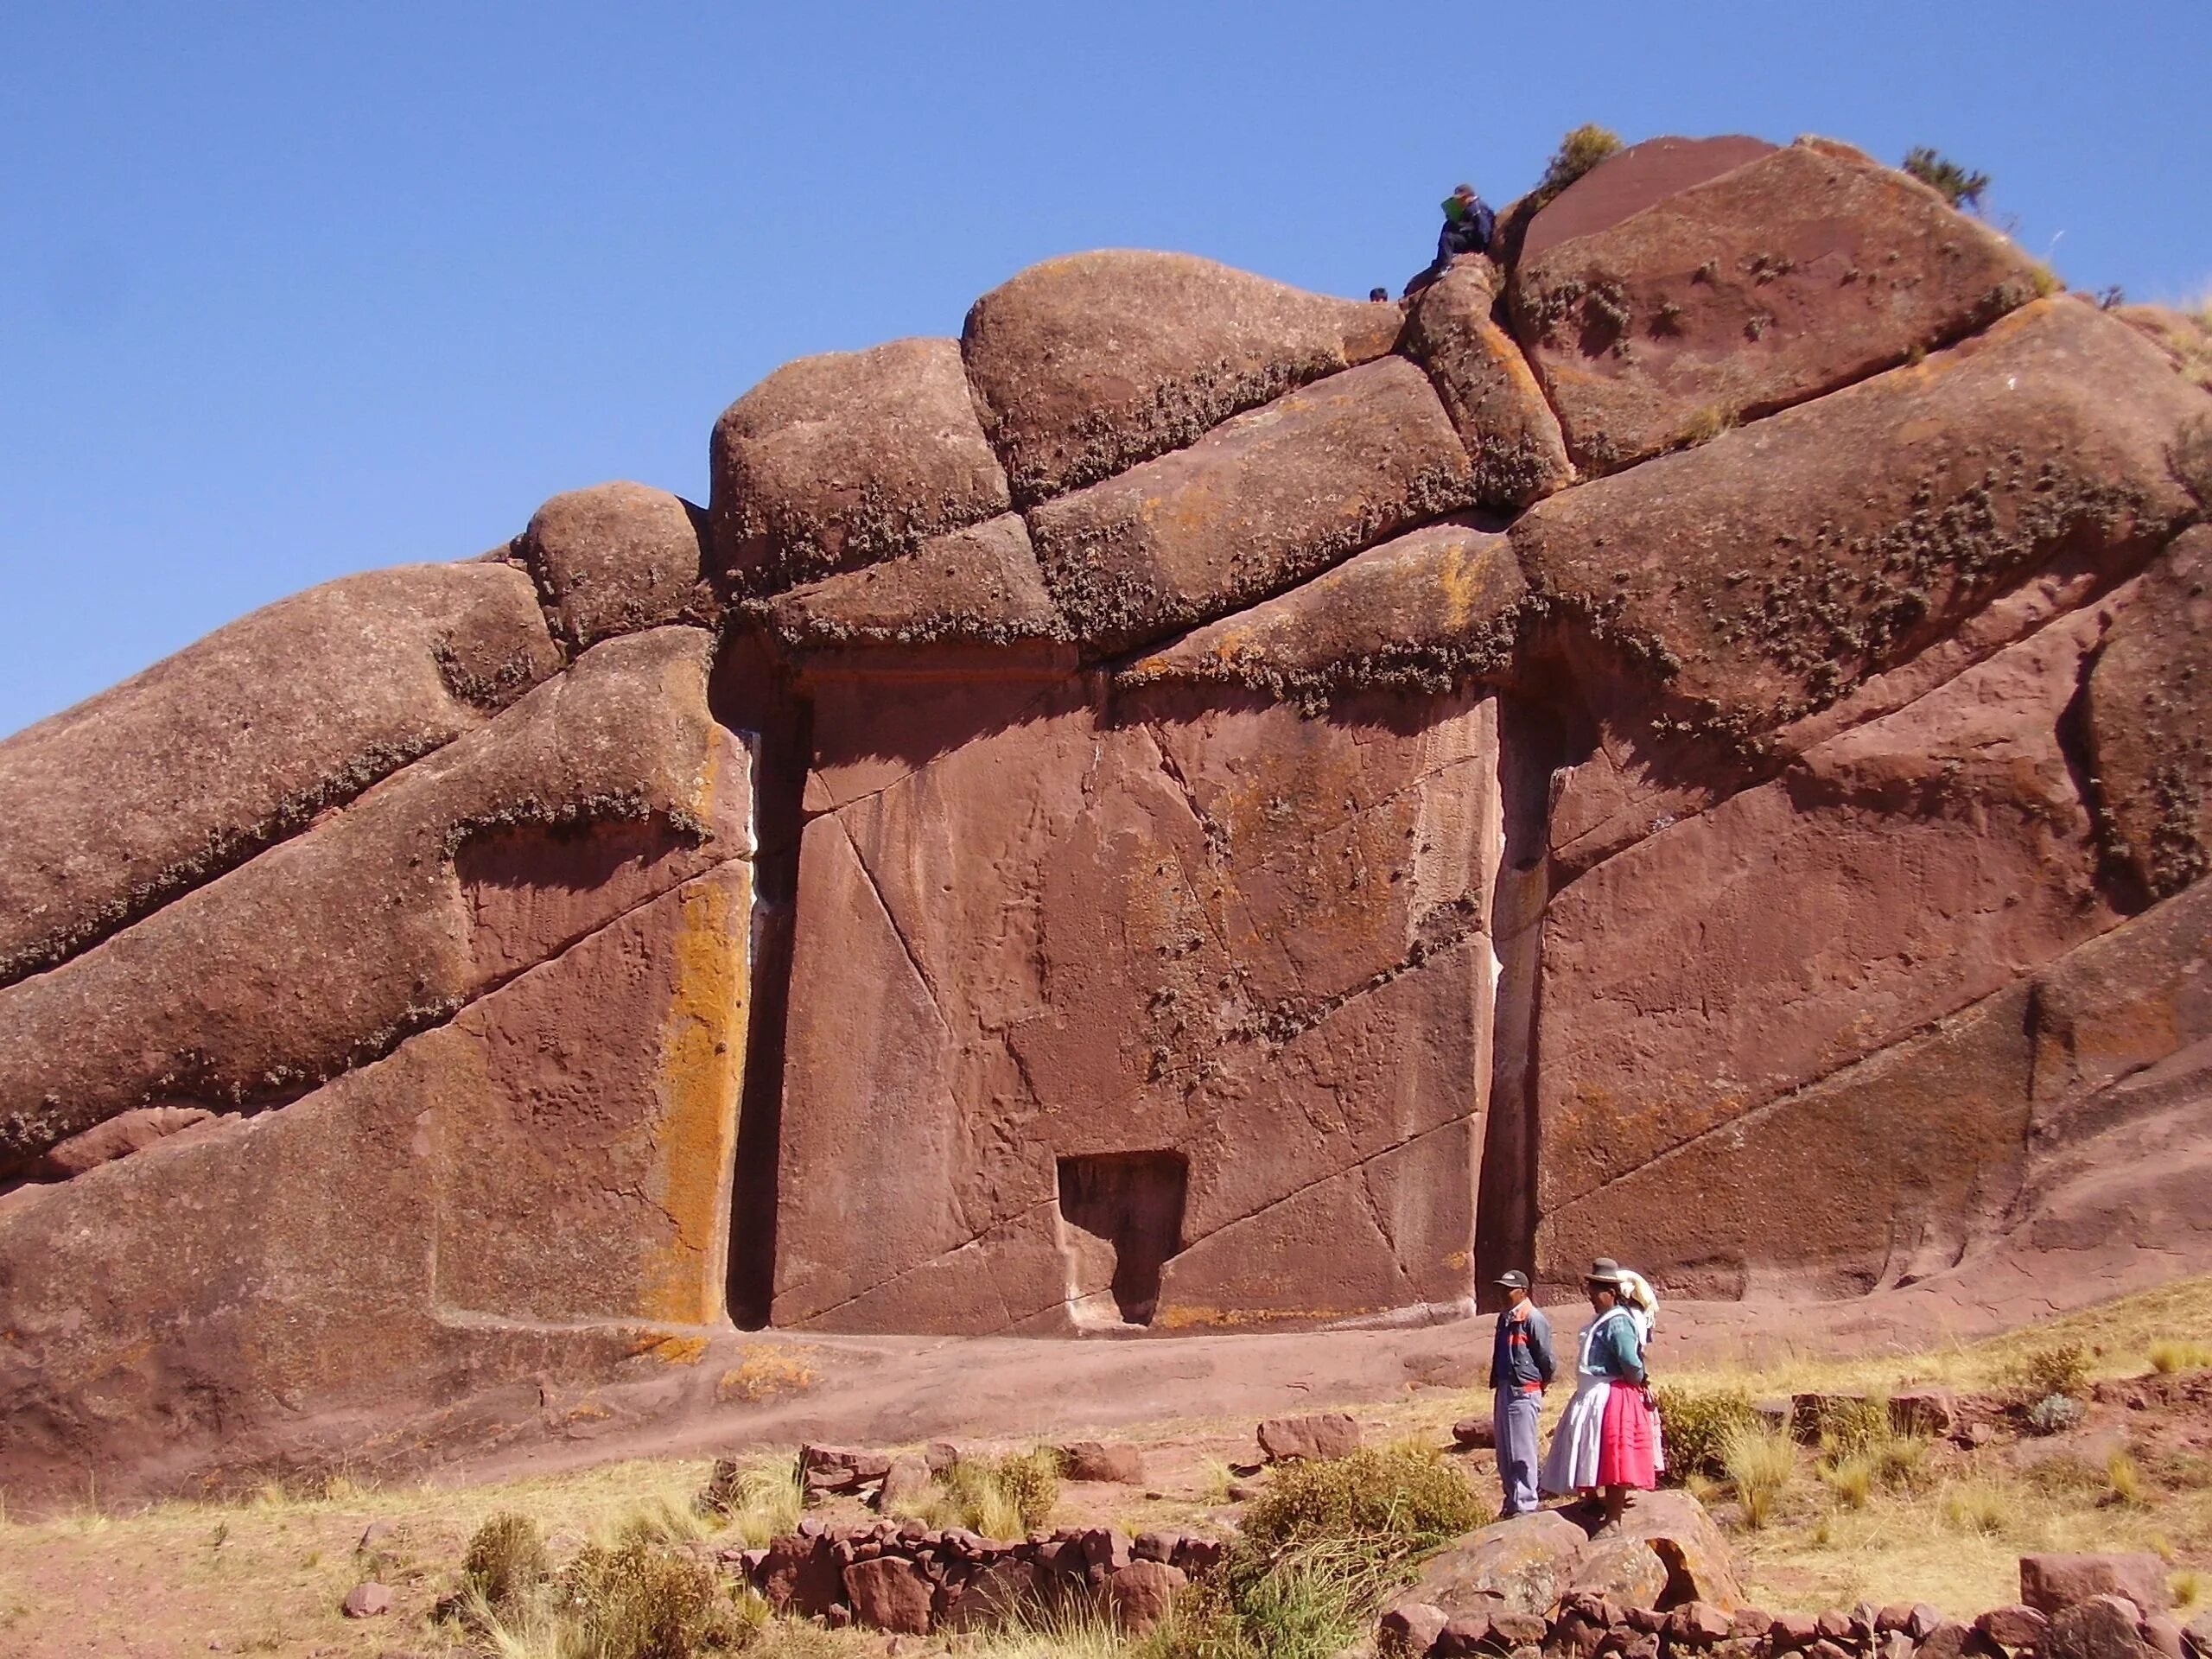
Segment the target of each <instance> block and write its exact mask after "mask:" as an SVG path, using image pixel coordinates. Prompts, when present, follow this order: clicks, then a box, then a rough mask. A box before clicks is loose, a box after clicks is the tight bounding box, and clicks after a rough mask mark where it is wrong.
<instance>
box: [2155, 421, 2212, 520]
mask: <svg viewBox="0 0 2212 1659" xmlns="http://www.w3.org/2000/svg"><path fill="white" fill-rule="evenodd" d="M2166 461H2167V464H2168V465H2169V466H2171V467H2172V468H2173V474H2174V476H2175V477H2176V478H2177V479H2179V480H2181V486H2182V487H2183V489H2185V490H2187V491H2188V492H2189V493H2190V494H2191V495H2193V496H2195V497H2196V504H2197V505H2199V506H2201V507H2203V508H2206V509H2207V510H2212V415H2199V416H2196V418H2195V419H2194V420H2192V421H2190V423H2188V424H2187V425H2185V426H2183V428H2182V429H2181V435H2179V436H2178V437H2177V438H2176V439H2175V440H2174V442H2173V448H2171V450H2170V451H2168V453H2167V456H2166Z"/></svg>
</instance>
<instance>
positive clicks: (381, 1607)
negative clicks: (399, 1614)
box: [340, 1584, 391, 1618]
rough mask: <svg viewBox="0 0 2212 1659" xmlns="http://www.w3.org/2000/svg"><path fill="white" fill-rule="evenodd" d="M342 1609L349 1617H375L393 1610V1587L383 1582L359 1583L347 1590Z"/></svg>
mask: <svg viewBox="0 0 2212 1659" xmlns="http://www.w3.org/2000/svg"><path fill="white" fill-rule="evenodd" d="M340 1611H343V1612H344V1613H345V1615H346V1618H377V1617H378V1616H379V1615H381V1614H384V1613H388V1612H390V1611H391V1586H389V1585H382V1584H357V1585H355V1586H353V1588H352V1589H351V1590H348V1591H347V1592H346V1599H345V1601H344V1602H343V1603H342V1604H341V1605H340Z"/></svg>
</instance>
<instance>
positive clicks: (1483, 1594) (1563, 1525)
mask: <svg viewBox="0 0 2212 1659" xmlns="http://www.w3.org/2000/svg"><path fill="white" fill-rule="evenodd" d="M1589 1543H1590V1538H1589V1535H1588V1534H1587V1533H1586V1532H1584V1531H1583V1530H1582V1529H1581V1528H1580V1527H1578V1526H1576V1525H1575V1524H1574V1522H1572V1521H1569V1520H1568V1519H1567V1518H1566V1516H1562V1515H1560V1513H1559V1512H1558V1511H1556V1510H1538V1511H1537V1512H1536V1513H1535V1514H1534V1515H1524V1516H1516V1517H1515V1518H1514V1519H1513V1520H1510V1521H1497V1522H1491V1524H1490V1525H1489V1526H1487V1527H1484V1528H1481V1529H1479V1530H1478V1531H1474V1532H1471V1533H1469V1534H1468V1535H1466V1536H1465V1537H1464V1538H1462V1539H1460V1540H1459V1541H1458V1542H1457V1543H1454V1544H1449V1545H1446V1547H1445V1548H1443V1549H1442V1550H1440V1551H1439V1552H1438V1553H1437V1554H1434V1555H1432V1556H1430V1557H1429V1559H1428V1560H1427V1563H1426V1565H1424V1566H1423V1567H1422V1568H1421V1578H1420V1580H1419V1581H1418V1582H1416V1583H1415V1584H1414V1586H1413V1587H1412V1588H1411V1589H1409V1590H1408V1591H1407V1592H1405V1593H1404V1595H1403V1596H1402V1597H1401V1598H1400V1599H1399V1600H1400V1604H1401V1605H1403V1604H1405V1603H1421V1604H1425V1605H1429V1606H1432V1607H1439V1608H1441V1609H1443V1611H1445V1612H1446V1614H1452V1613H1471V1612H1479V1613H1490V1614H1496V1613H1499V1612H1516V1613H1536V1614H1542V1613H1548V1612H1549V1611H1551V1609H1552V1607H1553V1605H1554V1604H1555V1603H1556V1602H1557V1601H1558V1600H1559V1599H1560V1596H1561V1595H1563V1594H1565V1593H1566V1592H1567V1587H1568V1586H1569V1585H1571V1584H1572V1583H1573V1580H1574V1571H1575V1568H1576V1567H1577V1566H1578V1565H1579V1564H1580V1561H1581V1559H1582V1556H1583V1554H1584V1552H1585V1550H1586V1549H1587V1548H1588V1547H1589Z"/></svg>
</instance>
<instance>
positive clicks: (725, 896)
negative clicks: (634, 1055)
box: [637, 863, 752, 1325]
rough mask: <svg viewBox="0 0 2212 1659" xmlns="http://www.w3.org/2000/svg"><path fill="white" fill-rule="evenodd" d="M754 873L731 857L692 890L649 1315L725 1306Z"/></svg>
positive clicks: (667, 1080) (664, 1048) (716, 1311)
mask: <svg viewBox="0 0 2212 1659" xmlns="http://www.w3.org/2000/svg"><path fill="white" fill-rule="evenodd" d="M751 899H752V880H751V873H750V871H749V869H748V868H747V867H746V866H745V865H743V864H738V863H731V864H728V865H725V866H723V867H722V868H721V869H720V870H718V871H716V872H715V874H713V875H710V876H705V877H702V878H701V879H700V880H696V881H694V882H692V883H691V884H690V886H688V887H684V888H683V890H682V893H681V903H682V906H683V918H682V920H681V922H680V924H679V925H678V926H677V932H676V938H675V942H674V962H673V965H672V976H673V980H674V983H673V987H672V995H671V998H670V1006H669V1011H668V1015H667V1018H666V1020H664V1022H663V1025H662V1027H661V1045H660V1065H659V1075H660V1079H661V1090H662V1110H661V1122H660V1133H659V1135H658V1136H657V1137H656V1142H657V1144H656V1151H657V1154H658V1160H657V1163H658V1166H657V1168H656V1170H655V1172H654V1185H655V1187H656V1189H657V1191H656V1192H655V1193H654V1197H655V1198H656V1200H657V1201H658V1203H659V1205H660V1206H661V1208H662V1209H663V1210H664V1211H665V1212H666V1214H667V1216H668V1218H669V1223H670V1225H671V1230H672V1236H671V1237H670V1238H669V1240H668V1241H667V1243H665V1244H664V1246H663V1247H662V1248H661V1249H659V1250H658V1251H657V1252H654V1253H653V1254H652V1255H651V1256H649V1257H648V1258H647V1259H646V1260H645V1262H644V1263H643V1264H642V1266H643V1274H642V1283H641V1284H640V1286H639V1297H638V1308H637V1311H638V1313H639V1316H640V1317H641V1318H644V1319H665V1320H667V1321H668V1322H669V1323H671V1324H681V1325H706V1324H709V1323H711V1322H712V1321H714V1320H715V1319H718V1318H720V1317H721V1312H722V1296H723V1287H722V1261H723V1257H724V1255H725V1247H726V1243H727V1236H728V1230H729V1211H728V1206H729V1184H730V1168H731V1164H732V1160H734V1158H735V1156H736V1152H737V1115H738V1097H739V1093H740V1090H741V1087H742V1085H743V1083H744V1076H745V1011H746V993H747V982H746V959H745V947H746V929H747V920H748V916H749V912H750V909H751Z"/></svg>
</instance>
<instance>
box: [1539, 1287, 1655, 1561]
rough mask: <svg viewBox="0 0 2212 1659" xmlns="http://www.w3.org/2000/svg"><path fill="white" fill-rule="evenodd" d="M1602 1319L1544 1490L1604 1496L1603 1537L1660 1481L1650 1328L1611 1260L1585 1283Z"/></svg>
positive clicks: (1583, 1360)
mask: <svg viewBox="0 0 2212 1659" xmlns="http://www.w3.org/2000/svg"><path fill="white" fill-rule="evenodd" d="M1586 1286H1587V1288H1588V1290H1589V1292H1590V1306H1591V1307H1592V1309H1594V1310H1595V1312H1596V1314H1597V1317H1596V1318H1595V1319H1592V1320H1591V1321H1590V1323H1589V1325H1587V1326H1586V1327H1585V1329H1584V1330H1583V1332H1582V1348H1581V1353H1580V1356H1579V1357H1578V1359H1577V1362H1576V1364H1575V1368H1574V1370H1575V1378H1574V1382H1575V1389H1574V1398H1573V1400H1572V1401H1570V1402H1568V1404H1567V1415H1566V1416H1565V1417H1563V1418H1561V1419H1560V1425H1559V1427H1558V1429H1557V1430H1556V1431H1555V1432H1554V1434H1553V1437H1552V1449H1551V1455H1550V1456H1549V1457H1548V1458H1547V1459H1545V1460H1544V1478H1543V1484H1544V1487H1545V1490H1546V1491H1554V1492H1570V1491H1572V1492H1580V1493H1581V1494H1582V1495H1583V1496H1585V1497H1595V1496H1597V1495H1598V1494H1599V1493H1600V1492H1602V1493H1603V1494H1604V1503H1605V1522H1604V1524H1603V1525H1601V1526H1600V1527H1599V1529H1598V1531H1597V1533H1596V1534H1595V1536H1597V1537H1600V1538H1603V1537H1605V1536H1606V1535H1608V1534H1610V1533H1614V1532H1618V1530H1619V1529H1620V1522H1621V1512H1622V1511H1623V1510H1624V1509H1626V1508H1627V1507H1628V1495H1629V1493H1630V1491H1631V1490H1633V1491H1650V1490H1651V1489H1652V1488H1653V1487H1655V1486H1656V1485H1657V1484H1659V1469H1658V1462H1659V1456H1658V1453H1659V1443H1658V1436H1657V1433H1656V1432H1655V1429H1654V1421H1655V1414H1654V1413H1653V1411H1652V1409H1651V1400H1650V1395H1649V1391H1648V1390H1647V1389H1646V1388H1645V1386H1644V1378H1643V1331H1642V1329H1641V1328H1640V1327H1639V1326H1638V1325H1637V1321H1636V1319H1634V1318H1633V1317H1632V1316H1631V1315H1630V1313H1629V1311H1628V1309H1627V1308H1626V1307H1625V1306H1623V1305H1622V1303H1621V1299H1620V1298H1621V1270H1620V1268H1619V1267H1618V1265H1617V1264H1615V1263H1614V1262H1612V1261H1611V1260H1609V1259H1600V1260H1599V1261H1598V1262H1594V1263H1592V1266H1591V1268H1590V1275H1589V1278H1588V1280H1587V1281H1586Z"/></svg>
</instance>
